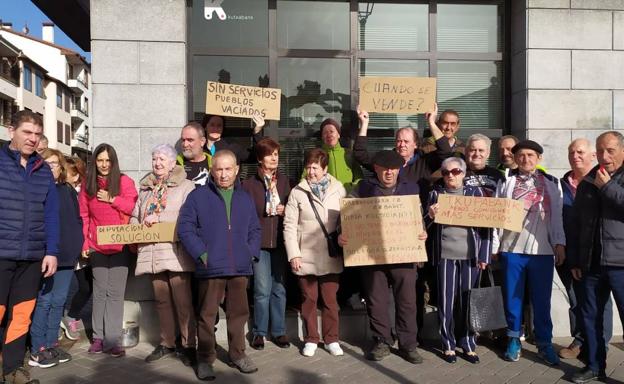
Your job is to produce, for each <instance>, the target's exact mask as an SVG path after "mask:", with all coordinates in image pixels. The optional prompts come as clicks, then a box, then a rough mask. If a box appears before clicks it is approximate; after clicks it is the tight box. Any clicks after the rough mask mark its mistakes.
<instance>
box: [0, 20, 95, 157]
mask: <svg viewBox="0 0 624 384" xmlns="http://www.w3.org/2000/svg"><path fill="white" fill-rule="evenodd" d="M1 25H2V26H1V28H0V47H1V48H0V49H1V51H0V52H1V58H2V67H1V69H2V75H1V77H2V79H0V84H2V86H1V87H0V98H1V99H2V103H3V104H2V111H3V112H2V115H1V117H2V124H3V125H8V121H10V115H11V114H12V113H13V112H15V111H16V110H22V109H28V110H31V111H33V112H36V113H39V114H40V115H41V116H42V117H43V121H44V133H45V135H46V136H47V137H48V140H49V146H50V147H52V148H57V149H59V150H60V151H61V152H63V153H65V154H68V155H70V154H78V155H80V156H82V157H85V156H86V154H87V152H88V150H89V129H90V128H89V127H91V126H92V124H91V117H90V116H89V110H90V103H91V101H92V97H91V88H92V87H91V85H90V81H91V75H90V72H91V68H90V67H91V66H90V64H89V63H88V62H87V61H86V59H85V58H84V57H82V56H80V55H79V54H78V53H77V52H75V51H73V50H70V49H67V48H64V47H61V46H59V45H56V44H54V24H52V23H49V22H46V23H43V25H42V28H43V30H42V36H43V39H38V38H35V37H33V36H30V35H29V34H28V31H22V32H18V31H15V30H13V28H12V24H11V23H6V22H5V23H1ZM3 80H5V81H4V82H2V81H3ZM9 85H10V86H11V87H9ZM4 88H7V90H8V89H9V88H10V89H11V92H12V93H11V92H10V93H11V94H10V95H7V94H6V92H3V90H4ZM13 93H14V94H15V96H14V97H13V99H12V100H11V97H10V96H11V95H13ZM2 135H3V136H0V139H4V140H7V139H8V137H6V136H7V133H6V130H3V132H2Z"/></svg>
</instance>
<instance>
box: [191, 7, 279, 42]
mask: <svg viewBox="0 0 624 384" xmlns="http://www.w3.org/2000/svg"><path fill="white" fill-rule="evenodd" d="M211 3H212V2H211V0H195V1H193V9H192V11H191V13H192V16H191V45H192V47H193V48H195V49H196V48H198V47H209V48H268V46H269V6H268V1H267V0H235V1H233V0H229V1H224V2H222V3H221V5H220V6H221V9H222V10H223V12H224V13H225V19H221V18H220V17H219V14H218V13H217V12H215V11H214V10H211V9H210V4H211ZM207 15H209V16H210V17H211V18H210V19H207V18H206V16H207Z"/></svg>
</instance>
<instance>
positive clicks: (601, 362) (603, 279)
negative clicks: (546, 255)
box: [581, 267, 624, 372]
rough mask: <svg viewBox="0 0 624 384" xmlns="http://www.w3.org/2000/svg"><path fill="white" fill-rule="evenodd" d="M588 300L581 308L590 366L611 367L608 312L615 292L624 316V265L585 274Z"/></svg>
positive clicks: (588, 364)
mask: <svg viewBox="0 0 624 384" xmlns="http://www.w3.org/2000/svg"><path fill="white" fill-rule="evenodd" d="M583 281H584V283H585V284H584V286H585V302H584V303H583V307H582V308H581V313H582V314H583V325H584V326H585V333H586V339H585V344H584V347H585V348H586V350H587V366H588V367H589V368H590V369H591V370H592V371H594V372H604V370H605V368H606V367H607V349H606V344H607V343H606V340H605V339H604V314H605V306H606V305H607V301H608V300H609V297H610V295H611V292H613V298H614V299H615V305H616V306H617V308H618V311H619V313H620V317H621V318H622V315H624V268H621V267H601V268H600V272H590V273H588V274H587V275H585V279H584V280H583Z"/></svg>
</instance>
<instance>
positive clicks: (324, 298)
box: [299, 273, 340, 345]
mask: <svg viewBox="0 0 624 384" xmlns="http://www.w3.org/2000/svg"><path fill="white" fill-rule="evenodd" d="M339 280H340V275H338V274H336V273H331V274H329V275H323V276H316V275H306V276H299V287H300V288H301V296H302V299H303V301H302V303H301V317H303V322H304V324H305V327H306V336H305V338H304V341H305V342H306V343H315V344H318V342H319V341H320V337H319V332H318V320H317V318H316V309H317V303H318V296H319V291H320V292H321V303H322V306H321V322H322V327H323V328H322V329H323V342H324V343H325V344H326V345H327V344H330V343H334V342H337V341H338V327H339V320H338V301H337V299H336V293H337V292H338V285H339V284H338V282H339Z"/></svg>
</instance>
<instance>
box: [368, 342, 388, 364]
mask: <svg viewBox="0 0 624 384" xmlns="http://www.w3.org/2000/svg"><path fill="white" fill-rule="evenodd" d="M387 356H390V347H389V346H388V344H386V343H384V342H383V341H377V342H376V343H375V346H374V347H373V349H371V350H370V351H369V352H368V354H367V355H366V358H367V359H368V360H373V361H381V360H383V359H384V358H385V357H387Z"/></svg>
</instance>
